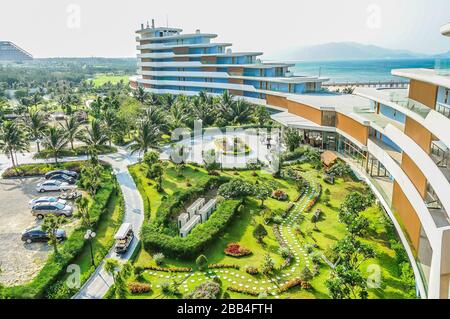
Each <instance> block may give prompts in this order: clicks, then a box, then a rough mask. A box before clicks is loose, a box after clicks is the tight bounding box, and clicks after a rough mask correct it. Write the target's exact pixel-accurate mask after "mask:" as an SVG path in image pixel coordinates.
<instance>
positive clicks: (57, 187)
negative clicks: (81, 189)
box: [36, 181, 74, 193]
mask: <svg viewBox="0 0 450 319" xmlns="http://www.w3.org/2000/svg"><path fill="white" fill-rule="evenodd" d="M73 188H74V186H72V185H69V183H66V182H61V181H43V182H41V183H39V184H37V185H36V190H37V191H38V192H39V193H44V192H58V191H64V190H69V189H73Z"/></svg>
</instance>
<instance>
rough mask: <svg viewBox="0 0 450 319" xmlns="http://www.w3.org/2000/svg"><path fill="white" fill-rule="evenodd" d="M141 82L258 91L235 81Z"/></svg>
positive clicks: (144, 81) (141, 80)
mask: <svg viewBox="0 0 450 319" xmlns="http://www.w3.org/2000/svg"><path fill="white" fill-rule="evenodd" d="M138 82H139V83H145V84H152V85H167V86H181V87H199V88H210V89H224V90H237V91H247V92H257V90H256V89H255V87H254V86H252V85H245V84H234V83H219V82H200V81H199V82H194V81H165V80H145V79H139V80H138ZM197 93H198V92H197Z"/></svg>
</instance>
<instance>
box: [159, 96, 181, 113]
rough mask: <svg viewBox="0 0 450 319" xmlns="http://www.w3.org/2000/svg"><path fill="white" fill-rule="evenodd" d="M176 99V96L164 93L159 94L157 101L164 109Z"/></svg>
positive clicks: (170, 105)
mask: <svg viewBox="0 0 450 319" xmlns="http://www.w3.org/2000/svg"><path fill="white" fill-rule="evenodd" d="M176 99H177V98H176V97H175V95H172V94H164V95H160V96H159V103H160V104H161V106H162V107H163V108H164V109H166V110H169V109H171V108H172V105H173V104H174V103H175V101H176Z"/></svg>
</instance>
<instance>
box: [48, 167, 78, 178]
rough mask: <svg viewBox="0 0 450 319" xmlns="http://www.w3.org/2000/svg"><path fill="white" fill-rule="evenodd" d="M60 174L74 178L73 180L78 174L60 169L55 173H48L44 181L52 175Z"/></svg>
mask: <svg viewBox="0 0 450 319" xmlns="http://www.w3.org/2000/svg"><path fill="white" fill-rule="evenodd" d="M61 174H63V175H67V176H70V177H72V178H75V179H77V178H78V173H77V172H74V171H69V170H66V169H62V170H56V171H51V172H48V173H47V174H45V179H50V177H52V176H54V175H61Z"/></svg>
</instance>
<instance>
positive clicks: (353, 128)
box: [131, 24, 450, 299]
mask: <svg viewBox="0 0 450 319" xmlns="http://www.w3.org/2000/svg"><path fill="white" fill-rule="evenodd" d="M137 33H138V35H139V36H138V38H137V40H138V42H139V43H140V44H139V46H138V50H140V52H141V53H140V54H139V56H138V58H139V65H138V67H139V75H138V76H137V77H133V78H132V79H131V86H132V87H133V88H136V87H138V86H142V87H144V88H145V90H146V91H149V92H153V93H172V94H185V95H195V94H198V92H199V91H207V92H209V93H210V94H220V93H222V92H223V91H225V90H228V91H230V93H232V94H234V95H237V96H241V97H243V98H246V99H249V100H250V101H252V102H255V103H258V104H262V105H266V106H267V107H270V108H273V109H277V110H279V112H278V113H276V114H274V115H272V118H273V120H275V121H277V122H278V123H280V124H282V126H283V127H291V128H296V129H298V130H299V131H300V133H301V136H302V139H303V143H307V144H310V145H311V146H313V147H317V148H319V149H321V150H331V151H334V152H336V154H338V155H339V156H340V157H341V158H342V159H344V160H345V161H346V162H347V163H349V164H350V166H351V167H352V168H353V169H354V171H355V172H356V173H357V174H358V175H359V176H360V177H361V178H362V179H363V180H365V181H366V182H367V183H368V184H369V185H370V187H371V188H372V190H373V191H374V193H375V194H376V196H377V198H378V200H379V201H380V203H381V204H382V206H383V207H384V209H385V210H386V212H387V214H388V215H389V217H390V218H391V220H392V221H393V223H394V226H395V227H396V229H397V232H398V233H399V236H400V239H401V241H402V243H403V245H404V246H405V249H406V251H407V253H408V256H409V259H410V261H411V264H412V267H413V270H414V274H415V277H416V283H417V291H418V293H419V294H420V296H421V297H422V298H431V299H437V298H445V299H448V298H449V296H450V287H449V286H450V151H449V149H450V130H449V128H450V73H449V72H448V64H446V63H445V61H444V62H441V63H438V64H437V68H436V69H406V70H392V74H393V75H395V76H398V77H402V78H405V79H409V81H410V84H409V89H408V90H400V89H384V90H381V89H374V88H358V89H356V90H355V92H354V93H353V94H350V95H348V94H347V95H346V94H338V93H330V92H326V91H323V90H321V84H322V83H323V82H324V81H326V79H322V78H310V77H296V76H291V74H290V73H289V66H290V65H288V64H275V63H273V64H263V63H260V62H259V61H257V60H256V57H257V56H259V55H260V54H261V53H256V52H252V53H232V52H231V51H229V50H227V49H226V48H227V47H228V46H229V45H230V44H227V43H217V44H213V43H211V42H210V39H212V38H214V37H215V35H212V34H202V33H200V32H197V33H195V34H187V35H182V34H181V30H180V29H173V28H154V26H152V27H147V28H144V26H142V28H141V30H139V31H137ZM441 33H442V34H443V35H444V36H449V35H450V24H449V25H446V26H443V27H442V28H441Z"/></svg>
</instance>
